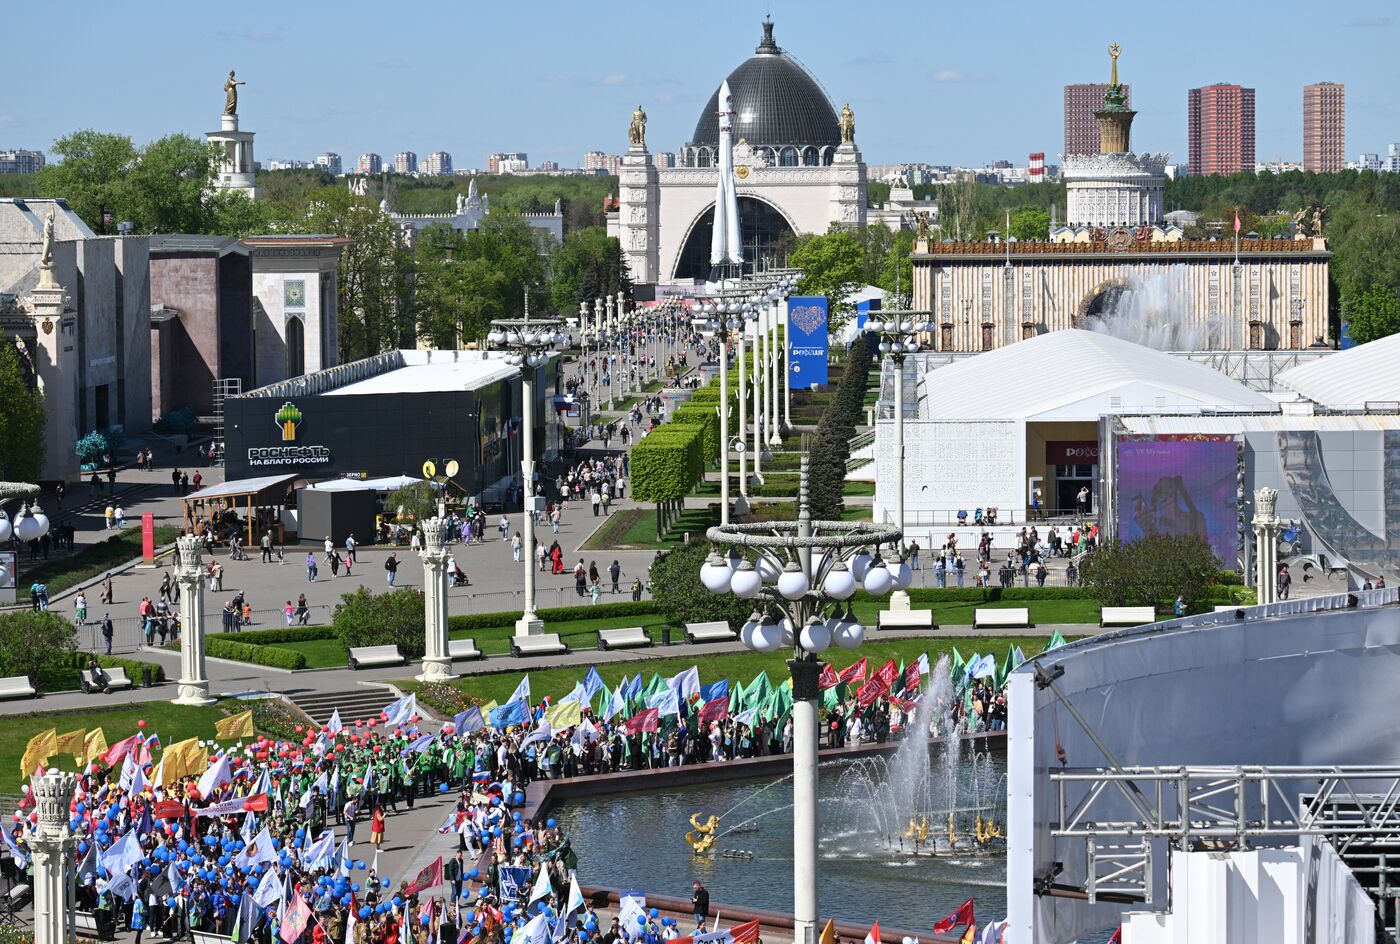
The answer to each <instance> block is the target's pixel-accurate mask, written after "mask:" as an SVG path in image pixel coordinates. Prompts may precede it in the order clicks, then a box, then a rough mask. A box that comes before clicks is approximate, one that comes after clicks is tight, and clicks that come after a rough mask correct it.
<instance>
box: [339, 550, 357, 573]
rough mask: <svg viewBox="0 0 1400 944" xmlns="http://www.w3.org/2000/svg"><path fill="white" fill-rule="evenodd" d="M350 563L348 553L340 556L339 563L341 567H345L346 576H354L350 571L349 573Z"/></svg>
mask: <svg viewBox="0 0 1400 944" xmlns="http://www.w3.org/2000/svg"><path fill="white" fill-rule="evenodd" d="M352 563H353V561H351V560H350V555H349V554H346V555H345V556H344V557H342V558H341V559H340V564H341V566H342V567H344V568H345V576H347V577H352V576H354V575H353V574H352V573H350V565H351V564H352Z"/></svg>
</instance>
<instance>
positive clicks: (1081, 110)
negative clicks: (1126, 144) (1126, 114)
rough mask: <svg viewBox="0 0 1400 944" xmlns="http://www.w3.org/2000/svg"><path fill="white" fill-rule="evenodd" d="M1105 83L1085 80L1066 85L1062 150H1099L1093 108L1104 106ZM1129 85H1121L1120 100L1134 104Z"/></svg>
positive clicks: (1097, 127) (1086, 152)
mask: <svg viewBox="0 0 1400 944" xmlns="http://www.w3.org/2000/svg"><path fill="white" fill-rule="evenodd" d="M1107 91H1108V86H1107V85H1105V84H1104V83H1102V82H1087V83H1081V84H1079V85H1066V86H1065V154H1097V153H1099V122H1098V119H1096V118H1095V117H1094V112H1096V111H1098V110H1099V109H1101V108H1103V96H1104V93H1105V92H1107ZM1132 93H1133V89H1132V86H1131V85H1124V86H1123V104H1124V105H1126V106H1127V107H1129V108H1131V107H1132V104H1133V94H1132Z"/></svg>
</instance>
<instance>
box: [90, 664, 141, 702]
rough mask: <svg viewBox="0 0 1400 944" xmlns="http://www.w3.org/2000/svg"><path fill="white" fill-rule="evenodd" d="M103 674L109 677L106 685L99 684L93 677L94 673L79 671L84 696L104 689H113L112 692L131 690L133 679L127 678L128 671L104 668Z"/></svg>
mask: <svg viewBox="0 0 1400 944" xmlns="http://www.w3.org/2000/svg"><path fill="white" fill-rule="evenodd" d="M102 672H103V674H105V675H106V676H107V682H106V684H105V685H103V684H99V683H98V682H97V681H96V680H95V679H94V678H93V677H92V673H91V672H89V671H88V670H87V669H79V670H78V679H79V680H80V681H81V682H82V686H83V693H84V694H89V695H90V694H92V693H93V692H100V691H103V690H104V689H111V690H112V691H116V690H117V689H119V688H131V679H129V678H127V677H126V669H123V668H114V669H109V668H107V667H106V666H103V667H102Z"/></svg>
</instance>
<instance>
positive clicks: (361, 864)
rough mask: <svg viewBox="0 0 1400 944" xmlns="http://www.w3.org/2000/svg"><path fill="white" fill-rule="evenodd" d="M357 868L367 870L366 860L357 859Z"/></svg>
mask: <svg viewBox="0 0 1400 944" xmlns="http://www.w3.org/2000/svg"><path fill="white" fill-rule="evenodd" d="M355 868H357V869H363V868H365V860H364V859H356V860H355Z"/></svg>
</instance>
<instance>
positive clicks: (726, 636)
mask: <svg viewBox="0 0 1400 944" xmlns="http://www.w3.org/2000/svg"><path fill="white" fill-rule="evenodd" d="M737 638H738V634H737V633H736V632H734V630H732V629H730V628H729V624H728V623H726V622H725V621H724V620H716V621H714V622H713V623H686V624H685V641H686V642H689V643H697V642H732V641H734V640H735V639H737Z"/></svg>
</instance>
